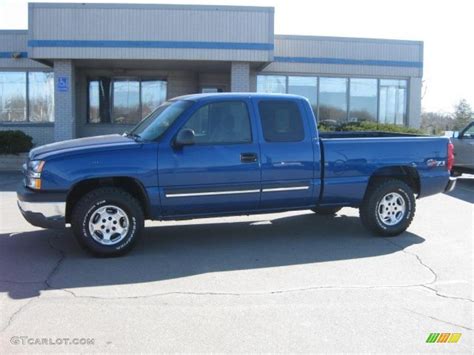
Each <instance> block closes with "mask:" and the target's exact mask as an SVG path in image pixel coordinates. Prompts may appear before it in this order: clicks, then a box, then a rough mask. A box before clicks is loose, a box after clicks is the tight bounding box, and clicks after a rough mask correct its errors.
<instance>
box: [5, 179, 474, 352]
mask: <svg viewBox="0 0 474 355" xmlns="http://www.w3.org/2000/svg"><path fill="white" fill-rule="evenodd" d="M18 181H19V176H18V175H17V174H7V173H3V174H1V175H0V191H1V192H0V197H1V200H0V208H1V215H0V352H1V353H6V352H8V353H10V352H26V351H28V352H38V351H40V352H57V351H63V352H64V351H68V352H107V351H129V352H131V351H134V352H142V351H154V352H335V351H337V352H455V353H471V352H472V349H473V346H472V345H473V344H472V329H473V308H472V306H473V294H472V288H473V274H472V272H473V237H474V235H473V219H474V208H473V206H474V205H473V204H474V177H472V176H471V177H465V178H462V179H460V181H459V183H458V187H457V188H456V190H455V191H453V192H452V193H450V194H449V195H446V194H443V195H436V196H433V197H430V198H426V199H421V200H419V201H418V205H417V212H416V216H415V220H414V222H413V224H412V226H411V227H410V228H409V230H408V231H407V232H405V233H404V234H403V235H401V236H400V237H396V238H379V237H373V236H371V235H369V234H368V233H367V232H366V230H365V229H363V227H362V226H361V224H360V223H359V220H358V211H357V210H355V209H350V208H345V209H343V210H342V211H341V212H340V213H339V214H338V216H337V217H321V216H317V215H315V214H314V213H312V212H310V211H301V212H292V213H282V214H267V215H258V216H252V217H233V218H221V219H217V218H213V219H201V220H193V221H181V222H166V223H165V222H162V223H160V222H152V223H148V224H147V225H148V229H147V233H146V237H145V238H143V239H142V241H141V242H140V244H139V245H138V247H137V248H136V249H135V250H134V251H132V253H131V254H129V255H127V256H125V257H122V258H115V259H94V258H92V257H90V256H89V255H88V254H86V253H85V252H84V251H82V249H80V248H79V247H78V245H77V244H76V242H75V240H74V239H73V237H72V235H71V232H70V231H67V230H66V231H63V232H57V231H48V230H41V229H38V228H34V227H32V226H30V225H29V224H27V222H26V221H24V220H23V218H22V217H21V215H20V213H19V212H18V210H17V207H16V198H15V193H14V190H15V186H16V184H17V183H18ZM430 333H461V334H462V336H461V339H460V340H459V342H458V343H456V344H454V343H445V344H437V343H435V344H427V343H426V342H425V341H426V339H427V337H428V335H429V334H430ZM38 339H39V340H38ZM41 339H46V340H47V343H42V340H41ZM58 339H59V340H58ZM60 339H70V340H60ZM74 339H79V340H78V341H79V342H82V344H73V345H63V344H59V343H60V342H62V343H64V342H66V341H73V340H74ZM84 339H85V340H84ZM86 341H88V342H89V343H87V344H84V342H86ZM76 342H77V341H76ZM33 343H35V344H33ZM53 343H54V344H53Z"/></svg>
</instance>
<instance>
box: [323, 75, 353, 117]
mask: <svg viewBox="0 0 474 355" xmlns="http://www.w3.org/2000/svg"><path fill="white" fill-rule="evenodd" d="M346 119H347V79H346V78H320V79H319V120H320V121H321V122H322V121H334V122H337V123H343V122H345V121H346Z"/></svg>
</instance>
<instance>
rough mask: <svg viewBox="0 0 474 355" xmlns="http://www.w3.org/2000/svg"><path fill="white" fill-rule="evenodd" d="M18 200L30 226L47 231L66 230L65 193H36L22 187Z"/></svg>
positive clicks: (18, 192)
mask: <svg viewBox="0 0 474 355" xmlns="http://www.w3.org/2000/svg"><path fill="white" fill-rule="evenodd" d="M17 198H18V207H19V209H20V212H21V214H22V215H23V217H24V218H25V219H26V220H27V221H28V222H29V223H30V224H32V225H34V226H37V227H41V228H47V229H60V228H65V225H66V194H65V193H57V192H36V191H32V190H30V189H28V188H26V187H24V186H23V185H22V186H20V187H19V188H18V190H17Z"/></svg>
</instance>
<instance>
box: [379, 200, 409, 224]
mask: <svg viewBox="0 0 474 355" xmlns="http://www.w3.org/2000/svg"><path fill="white" fill-rule="evenodd" d="M377 213H378V216H379V219H380V221H381V222H382V223H383V224H385V225H387V226H394V225H395V224H397V223H399V222H400V221H401V220H402V219H403V217H404V216H405V213H406V203H405V200H404V199H403V197H402V195H400V194H399V193H397V192H390V193H388V194H386V195H385V196H384V197H382V199H381V200H380V201H379V203H378V204H377Z"/></svg>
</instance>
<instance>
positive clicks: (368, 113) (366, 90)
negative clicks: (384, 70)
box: [349, 78, 377, 122]
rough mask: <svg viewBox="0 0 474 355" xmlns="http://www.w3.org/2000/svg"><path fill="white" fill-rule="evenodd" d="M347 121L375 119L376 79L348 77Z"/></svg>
mask: <svg viewBox="0 0 474 355" xmlns="http://www.w3.org/2000/svg"><path fill="white" fill-rule="evenodd" d="M349 92H350V96H349V121H350V122H354V121H377V79H357V78H351V79H350V89H349Z"/></svg>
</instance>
